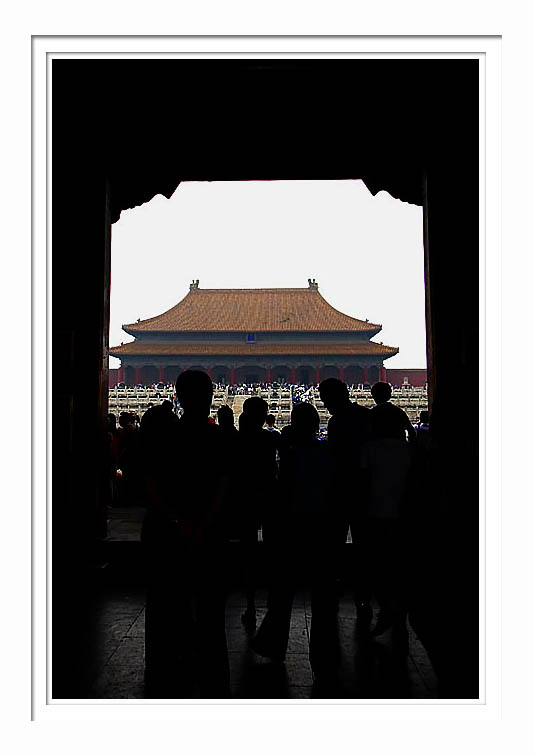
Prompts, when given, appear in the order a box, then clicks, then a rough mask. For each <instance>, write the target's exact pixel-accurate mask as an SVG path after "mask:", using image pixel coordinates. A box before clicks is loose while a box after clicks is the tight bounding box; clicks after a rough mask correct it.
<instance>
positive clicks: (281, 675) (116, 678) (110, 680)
mask: <svg viewBox="0 0 534 755" xmlns="http://www.w3.org/2000/svg"><path fill="white" fill-rule="evenodd" d="M257 604H258V607H259V611H258V623H259V621H261V619H262V617H263V615H264V614H265V610H266V608H265V604H266V593H265V591H260V592H259V593H258V600H257ZM244 606H245V602H244V597H243V595H242V593H239V592H234V593H232V594H230V596H229V598H228V601H227V609H226V626H227V640H228V650H229V656H230V674H231V696H232V698H233V699H235V700H239V699H241V700H242V699H248V700H250V699H288V698H291V699H312V698H316V699H325V698H328V699H360V700H361V699H385V698H394V699H410V698H411V699H422V698H435V697H437V693H436V678H435V675H434V672H433V670H432V667H431V665H430V662H429V660H428V657H427V654H426V652H425V650H424V648H423V646H422V645H421V643H420V642H419V640H418V639H417V637H416V636H415V634H414V633H413V631H411V630H410V653H409V656H408V658H407V660H406V663H401V664H400V665H399V663H398V662H396V661H395V660H394V658H393V657H392V654H391V644H390V643H391V638H390V636H389V634H388V633H386V634H384V635H383V636H382V637H380V638H379V639H376V640H373V641H371V642H370V643H369V642H368V643H363V644H359V643H358V640H357V636H356V611H355V608H354V604H353V602H352V600H351V598H350V597H349V596H344V597H342V598H341V599H340V605H339V612H338V637H339V644H340V651H341V664H340V669H339V674H338V676H339V681H338V683H336V684H335V685H334V686H331V687H329V689H328V690H326V691H325V690H324V689H319V688H318V687H316V686H315V685H314V678H313V674H312V670H311V667H310V664H309V660H308V643H309V628H310V615H311V609H310V603H309V595H307V593H306V592H300V593H298V594H297V596H296V598H295V603H294V607H293V617H292V624H291V635H290V640H289V648H288V654H287V657H286V661H285V663H284V664H274V663H271V662H270V661H269V660H267V659H264V658H261V657H259V656H257V655H256V654H255V653H254V652H253V651H252V650H251V649H250V648H249V647H248V640H249V637H248V636H247V633H246V631H245V628H244V627H243V625H242V623H241V614H242V612H243V610H244ZM144 613H145V612H144V591H143V590H141V589H137V590H133V589H131V590H121V589H117V588H113V589H111V588H108V589H107V590H105V591H104V593H103V594H102V595H101V597H100V599H99V601H98V610H97V612H96V616H95V633H94V645H95V647H94V650H95V653H94V666H93V679H94V682H93V686H92V690H91V692H90V694H89V695H88V697H90V698H93V699H143V698H145V690H144V680H143V675H144Z"/></svg>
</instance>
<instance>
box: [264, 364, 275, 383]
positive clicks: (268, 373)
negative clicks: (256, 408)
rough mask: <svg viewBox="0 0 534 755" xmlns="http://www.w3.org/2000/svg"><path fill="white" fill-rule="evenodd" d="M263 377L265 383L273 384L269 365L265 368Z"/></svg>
mask: <svg viewBox="0 0 534 755" xmlns="http://www.w3.org/2000/svg"><path fill="white" fill-rule="evenodd" d="M265 377H266V382H267V383H272V382H273V376H272V374H271V365H269V366H268V367H267V375H266V376H265Z"/></svg>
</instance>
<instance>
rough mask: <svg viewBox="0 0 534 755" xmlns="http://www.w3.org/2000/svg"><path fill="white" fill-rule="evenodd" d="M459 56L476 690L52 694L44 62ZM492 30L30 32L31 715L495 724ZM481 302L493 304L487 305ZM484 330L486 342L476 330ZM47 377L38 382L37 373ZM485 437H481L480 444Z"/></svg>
mask: <svg viewBox="0 0 534 755" xmlns="http://www.w3.org/2000/svg"><path fill="white" fill-rule="evenodd" d="M293 56H296V57H313V58H319V57H339V58H351V57H366V58H385V57H388V58H396V57H399V58H405V57H414V58H433V57H438V58H453V57H457V58H467V57H476V58H478V59H479V60H480V61H481V65H480V75H481V81H480V83H481V86H480V116H481V117H480V190H481V191H480V407H479V408H480V441H481V445H480V459H481V463H480V502H481V505H480V513H481V526H480V611H481V614H480V627H481V635H480V661H481V663H480V668H481V698H480V700H479V701H473V700H448V701H447V700H417V701H412V700H409V701H405V700H380V701H378V700H377V701H372V700H363V701H361V700H354V701H346V700H343V701H314V700H310V701H300V700H299V701H293V700H287V701H263V700H262V701H250V702H248V703H244V702H241V701H239V702H237V701H231V700H230V701H216V702H214V703H209V702H202V701H198V702H197V701H185V702H183V701H177V702H172V703H169V701H144V700H130V701H128V702H127V703H126V702H124V701H122V700H121V701H119V700H117V701H108V700H106V701H102V700H91V701H88V700H62V701H60V700H54V701H52V700H51V696H50V688H49V681H50V668H49V666H48V659H49V653H50V611H49V599H50V583H49V580H48V579H47V576H48V575H49V569H50V504H51V489H50V484H51V469H50V461H51V458H50V456H51V445H50V443H51V423H50V420H51V411H50V406H51V351H50V349H51V334H50V324H51V317H50V310H51V217H50V186H51V183H50V182H51V161H50V116H51V111H50V95H51V82H50V63H51V60H52V59H53V58H56V57H62V58H79V57H83V58H98V57H100V58H107V57H122V58H126V57H131V58H138V57H168V58H171V57H198V58H203V57H245V58H254V57H293ZM500 56H501V42H500V38H499V37H490V36H486V37H482V36H481V37H355V36H354V37H348V36H344V37H294V36H291V37H114V36H113V37H112V36H109V37H68V36H60V37H45V36H42V37H41V36H34V37H33V38H32V111H33V112H32V151H33V170H32V179H33V190H32V199H33V232H32V241H33V243H32V246H33V249H32V265H33V318H32V325H33V386H32V399H33V417H34V419H33V423H34V440H33V442H34V465H33V466H34V472H33V497H32V498H33V500H32V520H33V568H32V576H33V602H32V606H33V635H32V648H33V673H32V681H33V685H32V702H33V705H32V717H33V718H34V720H38V721H58V720H59V721H62V720H73V719H76V720H84V721H91V720H121V721H122V720H136V721H139V720H147V721H156V720H158V721H162V720H172V721H178V720H192V719H194V720H198V721H201V720H204V718H205V716H206V714H207V712H208V711H209V717H210V718H212V719H213V718H216V719H217V720H221V721H233V720H240V719H241V718H242V717H243V716H244V715H245V709H246V708H249V709H250V712H251V716H253V718H254V719H255V720H261V721H270V720H273V718H276V719H281V718H282V719H285V720H291V721H296V720H301V721H306V720H308V721H309V720H325V721H336V720H346V719H347V718H350V720H352V721H358V720H367V721H369V720H381V719H383V718H388V719H392V720H397V721H406V722H407V721H416V720H429V719H430V720H434V721H438V720H439V721H448V720H464V721H493V720H497V719H498V718H499V716H500V707H501V701H500V642H501V637H500V621H499V616H500V604H501V595H500V524H499V522H500V515H501V502H500V458H501V449H500V442H499V439H500V413H499V412H492V413H491V414H488V413H487V411H486V396H487V395H491V396H493V397H495V396H500V395H501V381H500V364H501V340H500V339H501V336H500V333H501V325H500V260H501V257H500V254H501V252H500V211H501V208H500V202H501V200H500V138H501V133H500V113H501V95H500V66H501V59H500ZM490 301H491V306H488V302H490ZM487 333H491V334H492V338H491V339H487V338H486V334H487ZM45 375H46V381H45V380H43V377H44V376H45ZM488 439H490V440H489V441H488Z"/></svg>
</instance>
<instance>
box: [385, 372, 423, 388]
mask: <svg viewBox="0 0 534 755" xmlns="http://www.w3.org/2000/svg"><path fill="white" fill-rule="evenodd" d="M405 377H407V378H408V383H409V384H410V385H413V386H415V387H416V388H424V387H425V384H426V380H427V375H426V370H410V369H408V368H406V369H396V370H391V369H387V368H386V379H387V382H388V383H391V385H393V386H397V385H402V384H403V383H404V378H405Z"/></svg>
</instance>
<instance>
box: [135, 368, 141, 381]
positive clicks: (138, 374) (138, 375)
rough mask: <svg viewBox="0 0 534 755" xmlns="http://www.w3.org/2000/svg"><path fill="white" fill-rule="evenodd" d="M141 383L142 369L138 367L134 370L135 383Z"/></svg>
mask: <svg viewBox="0 0 534 755" xmlns="http://www.w3.org/2000/svg"><path fill="white" fill-rule="evenodd" d="M140 382H141V368H140V367H136V368H135V370H134V383H135V384H136V385H137V383H140Z"/></svg>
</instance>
